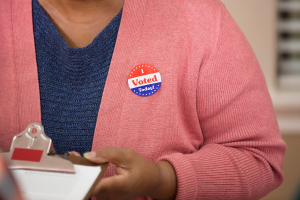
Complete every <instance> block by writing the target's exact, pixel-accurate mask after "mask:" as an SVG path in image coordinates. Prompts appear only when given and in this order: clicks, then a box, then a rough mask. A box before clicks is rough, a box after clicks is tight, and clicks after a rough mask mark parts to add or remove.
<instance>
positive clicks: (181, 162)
mask: <svg viewBox="0 0 300 200" xmlns="http://www.w3.org/2000/svg"><path fill="white" fill-rule="evenodd" d="M162 160H165V161H168V162H169V163H171V165H172V166H173V168H174V170H175V173H176V178H177V195H176V200H179V199H181V200H182V199H197V191H198V187H197V179H196V173H195V170H194V168H193V166H192V164H191V162H190V161H189V160H188V159H187V158H186V156H184V155H183V154H181V153H175V154H172V155H166V156H162V157H160V158H159V159H157V160H156V162H158V161H162Z"/></svg>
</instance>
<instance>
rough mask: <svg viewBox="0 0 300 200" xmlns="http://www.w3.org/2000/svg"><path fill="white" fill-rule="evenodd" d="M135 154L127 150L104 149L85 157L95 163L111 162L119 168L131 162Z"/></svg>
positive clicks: (88, 153) (86, 154)
mask: <svg viewBox="0 0 300 200" xmlns="http://www.w3.org/2000/svg"><path fill="white" fill-rule="evenodd" d="M134 153H135V152H134V151H133V150H131V149H127V148H118V147H104V148H101V149H98V150H97V151H92V152H87V153H85V154H83V156H84V157H85V158H86V159H88V160H90V161H91V162H94V163H105V162H111V163H113V164H115V165H117V166H126V165H128V164H129V163H130V162H131V160H132V159H131V158H132V157H133V156H132V155H133V154H134Z"/></svg>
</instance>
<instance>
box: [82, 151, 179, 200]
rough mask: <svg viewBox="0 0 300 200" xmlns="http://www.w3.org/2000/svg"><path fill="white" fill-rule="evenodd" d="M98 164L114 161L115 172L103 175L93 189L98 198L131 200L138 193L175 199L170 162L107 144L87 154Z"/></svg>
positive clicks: (158, 197)
mask: <svg viewBox="0 0 300 200" xmlns="http://www.w3.org/2000/svg"><path fill="white" fill-rule="evenodd" d="M84 157H86V158H87V159H89V160H90V161H92V162H95V163H106V162H111V163H112V164H114V165H115V171H116V175H114V176H112V177H107V178H102V179H101V180H100V181H99V183H98V184H97V186H96V187H95V190H94V196H95V197H96V198H97V200H107V199H109V200H127V199H128V200H129V199H133V198H135V197H139V196H149V197H152V198H155V199H175V197H176V188H177V185H176V175H175V171H174V169H173V167H172V165H171V164H170V163H169V162H167V161H159V162H152V161H149V160H147V159H145V158H144V157H142V156H140V155H139V154H137V153H136V152H135V151H133V150H131V149H128V148H117V147H104V148H101V149H99V150H97V151H93V152H89V153H85V154H84Z"/></svg>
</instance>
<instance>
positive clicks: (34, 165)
mask: <svg viewBox="0 0 300 200" xmlns="http://www.w3.org/2000/svg"><path fill="white" fill-rule="evenodd" d="M51 142H52V140H51V139H50V138H49V137H47V136H46V134H45V132H44V127H43V126H42V125H41V124H39V123H32V124H30V125H29V126H27V128H26V129H25V130H24V131H23V132H22V133H20V134H19V135H16V136H14V138H13V141H12V144H11V147H10V151H9V152H7V153H3V155H4V156H5V157H6V158H7V159H8V160H9V162H10V163H9V165H10V166H9V168H10V169H25V170H35V171H48V172H61V173H72V174H75V169H74V166H73V163H72V162H70V161H69V160H65V159H61V158H57V157H53V156H49V155H48V153H49V150H50V147H51Z"/></svg>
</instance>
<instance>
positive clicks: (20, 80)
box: [12, 0, 41, 132]
mask: <svg viewBox="0 0 300 200" xmlns="http://www.w3.org/2000/svg"><path fill="white" fill-rule="evenodd" d="M12 19H13V40H14V53H15V68H16V77H17V80H16V82H17V94H18V115H19V132H21V131H23V130H24V129H25V128H26V127H27V126H28V125H29V124H31V123H33V122H38V123H41V109H40V95H39V83H38V73H37V64H36V56H35V46H34V36H33V23H32V2H31V0H14V1H13V4H12Z"/></svg>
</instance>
